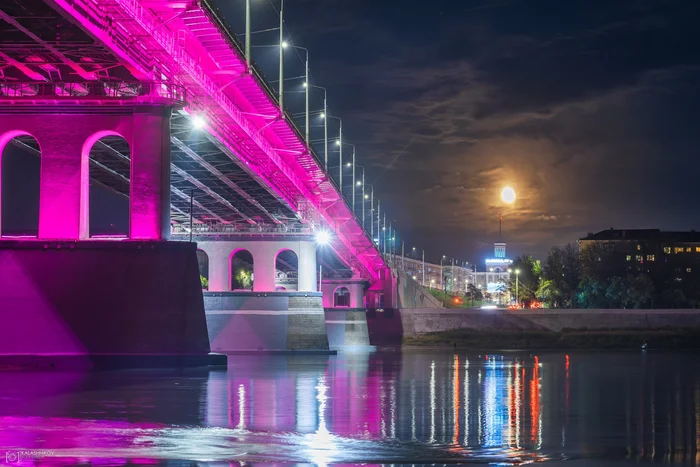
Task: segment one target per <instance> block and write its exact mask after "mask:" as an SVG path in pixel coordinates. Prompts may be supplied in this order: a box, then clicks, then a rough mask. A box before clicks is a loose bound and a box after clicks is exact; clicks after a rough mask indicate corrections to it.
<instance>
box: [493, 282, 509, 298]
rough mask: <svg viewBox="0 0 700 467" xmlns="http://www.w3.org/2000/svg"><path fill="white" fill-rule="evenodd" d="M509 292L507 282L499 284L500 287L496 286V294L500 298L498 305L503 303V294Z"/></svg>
mask: <svg viewBox="0 0 700 467" xmlns="http://www.w3.org/2000/svg"><path fill="white" fill-rule="evenodd" d="M506 292H508V286H507V285H506V283H505V282H499V283H498V285H497V286H496V294H497V296H498V303H503V300H502V297H503V294H505V293H506Z"/></svg>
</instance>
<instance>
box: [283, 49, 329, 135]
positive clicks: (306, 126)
mask: <svg viewBox="0 0 700 467" xmlns="http://www.w3.org/2000/svg"><path fill="white" fill-rule="evenodd" d="M290 47H292V48H293V49H298V50H303V51H304V52H306V60H304V90H305V91H306V92H305V93H304V98H305V100H306V112H305V119H304V129H305V133H304V136H305V137H306V146H307V147H308V146H309V88H310V87H311V83H310V82H309V49H307V48H306V47H300V46H298V45H291V46H290ZM323 102H324V105H323V107H324V109H323V111H324V112H325V110H326V109H325V107H326V106H325V98H324V101H323Z"/></svg>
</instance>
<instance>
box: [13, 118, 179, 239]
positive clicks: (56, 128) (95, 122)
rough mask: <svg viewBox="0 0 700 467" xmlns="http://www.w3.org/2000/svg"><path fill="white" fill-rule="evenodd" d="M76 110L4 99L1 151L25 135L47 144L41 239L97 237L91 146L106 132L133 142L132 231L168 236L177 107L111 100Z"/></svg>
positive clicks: (43, 146)
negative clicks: (94, 234) (92, 225)
mask: <svg viewBox="0 0 700 467" xmlns="http://www.w3.org/2000/svg"><path fill="white" fill-rule="evenodd" d="M76 109H77V108H76V107H74V106H68V107H66V108H61V107H60V106H51V107H50V108H48V107H41V106H21V105H19V104H17V105H14V106H7V105H2V106H0V157H2V151H3V150H4V148H5V146H6V145H7V144H8V143H9V142H10V141H11V140H12V139H13V138H16V137H18V136H32V137H33V138H34V139H35V140H36V141H37V143H38V144H39V148H40V151H41V174H40V182H39V183H40V193H39V238H41V239H55V240H85V239H88V238H89V237H90V233H89V224H90V223H89V194H90V190H89V187H90V164H89V160H90V150H91V149H92V147H93V145H94V144H95V143H97V141H98V140H99V139H101V138H103V137H105V136H121V137H122V138H124V140H126V141H127V143H128V144H129V147H130V149H131V161H130V163H131V170H130V193H129V237H130V238H133V239H139V240H167V239H168V238H169V236H170V107H167V106H132V107H125V106H118V107H111V106H107V105H105V106H94V107H81V108H80V110H79V111H77V112H76ZM0 196H1V191H0ZM0 203H1V200H0ZM0 222H1V221H0ZM0 227H1V225H0Z"/></svg>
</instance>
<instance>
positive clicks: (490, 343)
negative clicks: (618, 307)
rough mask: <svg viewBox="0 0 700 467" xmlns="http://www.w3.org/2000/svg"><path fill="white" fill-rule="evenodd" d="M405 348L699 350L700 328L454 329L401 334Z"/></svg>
mask: <svg viewBox="0 0 700 467" xmlns="http://www.w3.org/2000/svg"><path fill="white" fill-rule="evenodd" d="M402 344H403V345H404V346H408V347H442V348H444V347H457V348H460V349H469V350H599V349H600V350H613V349H615V350H624V349H640V348H642V346H643V345H644V344H646V348H648V349H663V350H696V349H700V327H693V328H678V329H674V328H659V329H596V330H581V329H564V330H561V331H557V332H554V331H540V330H480V331H474V330H471V329H457V330H452V331H443V332H434V333H428V334H422V335H417V336H404V338H403V341H402Z"/></svg>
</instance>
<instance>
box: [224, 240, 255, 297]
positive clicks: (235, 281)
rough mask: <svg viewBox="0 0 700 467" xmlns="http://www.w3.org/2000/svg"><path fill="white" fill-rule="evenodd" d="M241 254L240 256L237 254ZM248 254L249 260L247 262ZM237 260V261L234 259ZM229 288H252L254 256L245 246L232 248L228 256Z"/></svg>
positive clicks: (253, 284)
mask: <svg viewBox="0 0 700 467" xmlns="http://www.w3.org/2000/svg"><path fill="white" fill-rule="evenodd" d="M239 254H240V255H242V257H240V256H237V255H239ZM248 256H250V262H248ZM236 260H238V262H237V261H236ZM228 264H229V271H230V273H229V274H230V277H231V280H230V290H254V286H255V256H254V255H253V252H251V251H250V250H249V249H247V248H234V249H233V250H232V251H231V254H230V255H229V258H228Z"/></svg>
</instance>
